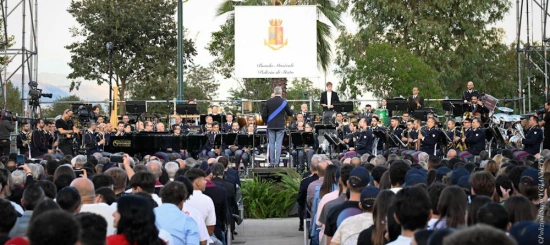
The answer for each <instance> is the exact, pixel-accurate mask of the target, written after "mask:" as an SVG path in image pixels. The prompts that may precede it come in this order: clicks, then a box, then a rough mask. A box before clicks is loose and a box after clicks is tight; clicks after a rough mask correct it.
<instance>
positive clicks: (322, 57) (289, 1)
mask: <svg viewBox="0 0 550 245" xmlns="http://www.w3.org/2000/svg"><path fill="white" fill-rule="evenodd" d="M235 5H249V6H266V5H316V6H317V16H318V18H317V62H318V65H319V68H321V69H322V70H323V71H324V72H326V71H327V70H328V67H329V65H330V62H331V59H332V48H331V47H330V44H329V39H330V38H331V31H332V29H333V28H332V27H331V26H330V25H329V24H327V23H325V22H323V21H321V20H320V19H324V20H326V21H327V22H329V23H330V24H331V25H332V26H334V27H336V28H338V27H339V26H340V25H341V24H342V20H341V18H340V14H341V11H340V10H339V9H338V8H337V7H336V4H334V3H333V2H332V0H225V2H223V3H222V4H221V5H220V6H219V7H218V9H217V11H216V15H217V16H221V15H224V14H229V17H228V23H230V25H232V28H231V30H234V24H235V22H234V18H235V15H234V10H235V8H234V6H235ZM233 35H234V33H233ZM228 50H235V47H234V44H232V47H228ZM232 54H233V55H234V53H232ZM234 58H235V57H233V59H234ZM276 86H280V87H281V88H282V89H283V97H285V98H286V86H287V79H286V78H273V79H271V88H272V89H273V88H274V87H276Z"/></svg>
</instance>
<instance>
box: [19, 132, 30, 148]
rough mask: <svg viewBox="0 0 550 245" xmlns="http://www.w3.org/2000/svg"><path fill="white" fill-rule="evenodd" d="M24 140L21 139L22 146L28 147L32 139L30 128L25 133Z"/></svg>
mask: <svg viewBox="0 0 550 245" xmlns="http://www.w3.org/2000/svg"><path fill="white" fill-rule="evenodd" d="M25 138H26V140H23V139H21V142H22V143H23V146H26V147H29V143H31V141H32V130H31V131H29V132H26V133H25Z"/></svg>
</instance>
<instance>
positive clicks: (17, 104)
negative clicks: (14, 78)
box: [6, 81, 22, 115]
mask: <svg viewBox="0 0 550 245" xmlns="http://www.w3.org/2000/svg"><path fill="white" fill-rule="evenodd" d="M6 108H7V109H9V110H10V111H11V112H12V113H17V114H19V115H21V112H22V110H21V90H19V88H17V87H15V86H14V85H13V83H12V82H11V81H7V82H6Z"/></svg>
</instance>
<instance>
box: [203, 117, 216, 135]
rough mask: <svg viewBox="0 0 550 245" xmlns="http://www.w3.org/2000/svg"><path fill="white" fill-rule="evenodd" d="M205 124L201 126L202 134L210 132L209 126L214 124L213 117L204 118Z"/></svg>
mask: <svg viewBox="0 0 550 245" xmlns="http://www.w3.org/2000/svg"><path fill="white" fill-rule="evenodd" d="M204 121H205V124H203V125H201V132H202V133H203V134H205V133H206V132H208V129H207V125H208V124H212V123H213V122H214V121H213V119H212V116H210V115H208V116H206V117H205V118H204Z"/></svg>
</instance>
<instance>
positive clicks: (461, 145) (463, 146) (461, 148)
mask: <svg viewBox="0 0 550 245" xmlns="http://www.w3.org/2000/svg"><path fill="white" fill-rule="evenodd" d="M460 133H461V134H462V138H466V135H465V134H464V125H463V126H462V127H461V129H460ZM456 148H457V149H458V150H459V151H465V150H466V149H468V147H467V146H466V143H464V142H462V140H460V141H458V143H457V145H456Z"/></svg>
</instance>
